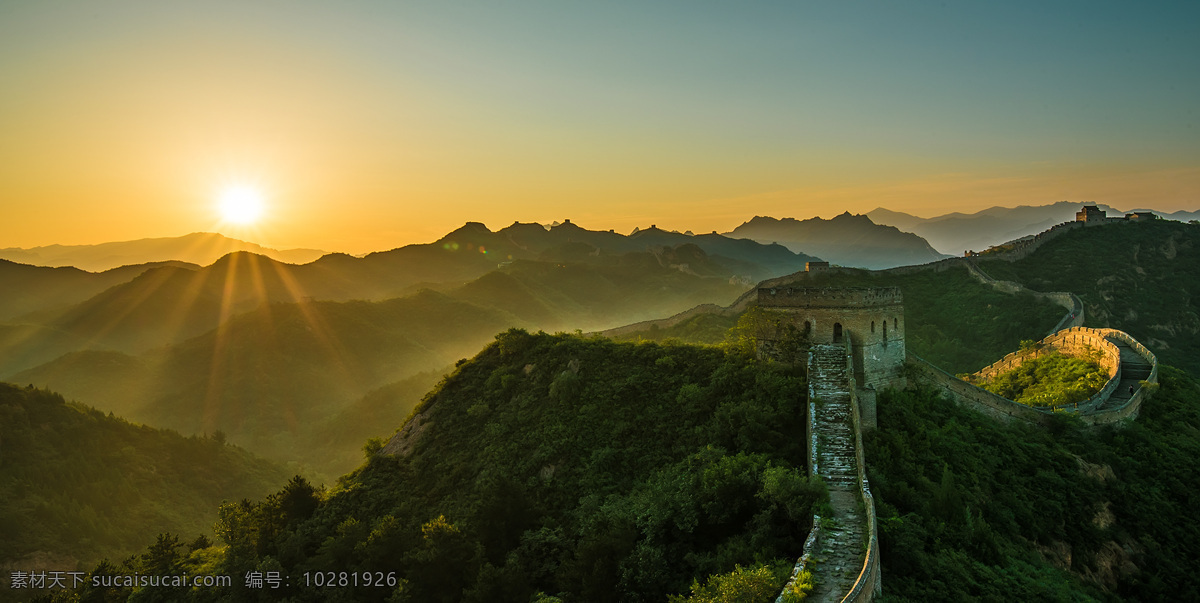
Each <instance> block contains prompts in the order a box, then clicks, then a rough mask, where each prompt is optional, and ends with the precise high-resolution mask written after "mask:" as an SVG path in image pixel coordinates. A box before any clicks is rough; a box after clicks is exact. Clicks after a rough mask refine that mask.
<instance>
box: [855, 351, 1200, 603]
mask: <svg viewBox="0 0 1200 603" xmlns="http://www.w3.org/2000/svg"><path fill="white" fill-rule="evenodd" d="M1160 378H1161V380H1162V387H1161V389H1160V390H1159V391H1158V393H1157V394H1156V395H1155V396H1154V397H1153V398H1151V399H1150V400H1149V401H1147V402H1146V403H1145V405H1144V406H1143V407H1142V411H1141V416H1140V417H1139V418H1138V419H1137V421H1135V422H1133V423H1131V424H1128V425H1125V426H1122V427H1119V428H1112V427H1105V428H1100V429H1090V430H1088V429H1084V428H1081V427H1080V426H1078V425H1075V424H1074V423H1073V422H1071V421H1069V420H1066V418H1065V417H1064V420H1063V422H1062V423H1061V424H1059V425H1057V426H1056V427H1055V428H1053V429H1050V430H1046V429H1042V428H1036V427H1032V426H1028V425H1024V424H1015V425H1004V424H1000V423H997V422H996V421H994V420H992V419H989V418H987V417H984V416H982V415H980V414H978V413H976V412H973V411H969V410H964V409H962V408H959V407H957V406H954V405H953V404H951V403H949V402H947V401H945V400H942V399H940V398H937V397H936V396H935V395H933V394H932V393H931V392H928V391H906V392H899V393H891V394H885V395H884V396H882V397H881V398H880V401H879V427H880V428H879V429H878V430H877V431H874V432H871V433H869V434H868V436H867V437H866V440H865V444H866V448H867V451H866V452H867V459H868V473H869V477H870V480H871V488H872V490H873V492H874V493H875V494H876V501H877V502H876V504H877V505H878V513H879V526H880V532H881V537H880V550H881V553H882V561H883V571H884V573H883V584H884V589H885V593H886V594H887V597H886V599H887V600H888V601H967V600H977V601H1081V600H1088V599H1091V598H1094V599H1099V600H1131V601H1196V600H1200V577H1198V576H1197V575H1196V573H1195V571H1194V570H1195V564H1196V560H1197V559H1200V524H1198V523H1197V522H1196V521H1195V517H1194V509H1195V508H1196V504H1197V502H1198V501H1197V494H1196V491H1195V487H1196V484H1200V471H1198V470H1197V467H1196V463H1195V459H1197V458H1200V383H1197V381H1196V380H1195V379H1193V378H1192V377H1190V376H1188V375H1187V374H1186V373H1183V372H1182V371H1178V370H1174V369H1171V368H1169V367H1165V368H1163V370H1162V372H1161V373H1160Z"/></svg>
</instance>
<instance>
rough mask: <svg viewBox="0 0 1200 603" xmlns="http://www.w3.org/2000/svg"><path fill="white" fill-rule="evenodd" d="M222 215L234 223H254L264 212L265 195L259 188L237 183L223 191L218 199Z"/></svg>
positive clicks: (227, 220)
mask: <svg viewBox="0 0 1200 603" xmlns="http://www.w3.org/2000/svg"><path fill="white" fill-rule="evenodd" d="M218 204H219V205H220V210H221V217H222V218H224V219H225V221H226V222H233V223H234V224H243V225H248V224H254V223H255V222H257V221H258V219H259V218H261V217H262V214H263V209H264V207H263V196H262V193H261V192H259V190H258V189H256V188H254V187H251V186H245V185H237V186H231V187H229V188H227V189H225V190H224V191H222V192H221V196H220V198H219V200H218Z"/></svg>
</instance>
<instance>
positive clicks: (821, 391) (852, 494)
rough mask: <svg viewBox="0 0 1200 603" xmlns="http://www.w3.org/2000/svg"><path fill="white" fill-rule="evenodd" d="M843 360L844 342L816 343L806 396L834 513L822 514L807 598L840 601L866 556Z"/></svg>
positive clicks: (820, 471)
mask: <svg viewBox="0 0 1200 603" xmlns="http://www.w3.org/2000/svg"><path fill="white" fill-rule="evenodd" d="M846 365H847V357H846V348H845V347H843V346H837V345H816V346H812V348H811V350H810V355H809V364H808V383H809V395H810V396H811V397H812V399H813V400H816V415H815V417H814V419H815V420H814V423H815V424H814V425H813V431H814V432H815V433H816V434H817V455H816V457H817V458H816V465H817V474H818V475H820V476H821V478H822V479H824V480H825V483H826V485H827V486H828V487H829V502H830V506H831V507H832V508H833V515H832V516H831V517H826V518H823V522H824V524H823V525H824V529H822V531H821V541H820V544H819V548H818V553H817V554H816V555H814V556H813V565H812V567H811V569H810V570H809V571H811V572H812V573H813V578H814V582H815V583H816V587H815V588H814V589H813V591H812V592H811V593H810V594H809V600H811V601H841V600H842V598H843V597H844V596H845V595H846V593H847V592H849V591H850V589H851V587H852V586H853V585H854V582H855V580H856V579H857V578H858V574H859V572H860V571H862V568H863V561H864V558H865V555H866V547H865V544H864V543H865V537H864V534H866V532H867V525H866V523H867V520H866V517H865V515H864V514H863V512H862V510H861V506H862V505H861V503H860V502H859V493H858V489H859V483H858V469H857V461H856V460H855V453H854V430H853V426H852V423H851V421H852V420H853V418H852V416H851V413H852V412H853V411H852V408H851V406H850V388H851V387H852V382H851V381H850V375H849V374H848V373H847V366H846Z"/></svg>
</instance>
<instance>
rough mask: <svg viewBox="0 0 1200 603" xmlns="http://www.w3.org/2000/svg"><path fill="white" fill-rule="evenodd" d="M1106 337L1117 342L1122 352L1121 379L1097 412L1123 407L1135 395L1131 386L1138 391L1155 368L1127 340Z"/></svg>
mask: <svg viewBox="0 0 1200 603" xmlns="http://www.w3.org/2000/svg"><path fill="white" fill-rule="evenodd" d="M1105 339H1107V340H1108V341H1111V342H1112V343H1114V344H1116V346H1117V349H1118V350H1120V352H1121V381H1120V383H1117V389H1115V390H1113V393H1112V395H1110V396H1109V397H1108V400H1105V401H1104V404H1101V405H1100V406H1099V407H1097V408H1096V410H1095V411H1094V412H1097V413H1099V412H1104V411H1108V410H1113V409H1117V408H1121V407H1122V406H1124V405H1125V404H1126V403H1127V402H1129V399H1130V398H1131V397H1133V396H1132V393H1131V392H1130V389H1129V388H1131V387H1132V388H1133V391H1134V392H1136V391H1137V390H1138V388H1140V387H1141V383H1140V382H1141V381H1142V380H1145V379H1148V378H1149V377H1150V371H1151V370H1152V368H1153V367H1152V366H1151V365H1150V363H1149V362H1146V359H1145V358H1143V357H1142V355H1141V354H1138V353H1137V352H1136V351H1135V350H1134V349H1133V348H1132V347H1131V346H1130V345H1129V344H1128V343H1126V342H1125V341H1123V340H1121V339H1120V338H1117V337H1106V338H1105Z"/></svg>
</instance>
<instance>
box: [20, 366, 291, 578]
mask: <svg viewBox="0 0 1200 603" xmlns="http://www.w3.org/2000/svg"><path fill="white" fill-rule="evenodd" d="M0 445H2V448H0V483H2V484H4V487H3V488H0V533H3V534H4V537H3V538H0V568H4V570H5V573H6V575H7V573H8V571H9V570H13V571H16V570H20V571H26V572H28V571H32V570H37V569H41V570H57V571H72V570H76V569H85V568H86V567H91V565H92V564H95V563H96V562H97V561H99V560H100V559H101V558H104V557H110V558H120V557H124V556H125V555H128V554H129V553H131V552H133V551H136V550H138V549H141V548H143V547H146V546H147V545H149V544H152V543H154V541H155V535H156V534H159V533H162V532H168V531H169V532H173V533H176V534H183V535H185V536H187V537H189V538H194V537H195V536H196V535H200V534H211V526H212V522H213V520H214V519H215V518H216V506H217V505H219V504H220V503H221V502H222V501H223V500H238V499H241V498H245V497H259V496H263V495H265V494H267V493H268V492H270V491H271V490H274V489H277V488H279V487H280V486H281V485H282V484H283V483H284V482H285V481H286V479H287V474H286V473H284V472H283V470H282V467H280V466H279V465H275V464H272V463H268V462H266V461H263V460H262V459H260V458H257V457H255V456H253V455H251V454H249V453H247V452H246V451H244V450H242V449H240V448H236V447H234V446H229V445H227V444H225V443H224V442H222V441H221V439H220V437H219V436H218V437H216V438H214V437H199V436H193V437H186V438H185V437H183V436H180V435H179V434H178V433H175V432H170V431H163V430H158V429H152V428H149V427H145V426H140V425H134V424H131V423H128V422H126V421H124V420H122V419H119V418H116V417H114V416H113V415H112V414H111V413H110V414H105V413H102V412H100V411H97V410H95V409H93V408H89V407H86V406H82V405H79V404H75V403H71V402H66V401H65V400H64V399H63V397H62V396H61V395H58V394H55V393H53V392H49V391H46V390H38V389H32V388H20V387H17V386H15V385H11V384H8V383H0ZM81 566H86V567H81ZM16 594H19V593H16Z"/></svg>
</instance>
